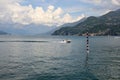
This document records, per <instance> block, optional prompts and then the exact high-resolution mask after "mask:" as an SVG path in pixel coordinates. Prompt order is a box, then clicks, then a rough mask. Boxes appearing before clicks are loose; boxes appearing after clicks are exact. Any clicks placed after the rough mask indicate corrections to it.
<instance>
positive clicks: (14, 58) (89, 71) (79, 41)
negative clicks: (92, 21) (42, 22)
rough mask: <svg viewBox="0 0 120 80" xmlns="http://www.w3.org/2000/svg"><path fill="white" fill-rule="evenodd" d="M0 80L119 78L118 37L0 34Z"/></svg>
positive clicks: (119, 53)
mask: <svg viewBox="0 0 120 80" xmlns="http://www.w3.org/2000/svg"><path fill="white" fill-rule="evenodd" d="M63 39H70V40H72V43H70V44H64V43H60V41H61V40H63ZM0 80H120V38H115V37H91V38H90V54H89V56H88V61H86V38H85V37H75V36H74V37H73V36H71V37H70V36H69V37H51V36H50V37H49V36H24V37H22V36H0Z"/></svg>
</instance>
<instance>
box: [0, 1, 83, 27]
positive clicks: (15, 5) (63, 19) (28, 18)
mask: <svg viewBox="0 0 120 80" xmlns="http://www.w3.org/2000/svg"><path fill="white" fill-rule="evenodd" d="M21 1H22V0H11V1H7V0H4V1H0V5H2V6H0V8H1V9H0V21H1V22H8V23H19V24H22V25H29V24H37V25H39V24H43V25H47V26H59V25H62V24H64V23H70V22H74V21H76V20H78V19H81V18H80V17H83V15H81V16H79V18H73V17H72V16H71V15H70V14H69V13H65V12H64V11H63V9H62V8H60V7H58V8H55V7H54V6H53V5H49V6H48V8H47V9H46V10H44V9H43V7H41V6H38V7H36V8H33V6H32V5H28V6H22V5H20V2H21Z"/></svg>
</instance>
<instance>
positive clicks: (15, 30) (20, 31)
mask: <svg viewBox="0 0 120 80" xmlns="http://www.w3.org/2000/svg"><path fill="white" fill-rule="evenodd" d="M54 28H55V27H49V26H45V25H36V24H29V25H21V24H9V23H0V30H1V31H5V32H8V33H10V34H13V35H35V34H42V33H46V32H48V31H50V30H52V29H54Z"/></svg>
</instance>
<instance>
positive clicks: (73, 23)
mask: <svg viewBox="0 0 120 80" xmlns="http://www.w3.org/2000/svg"><path fill="white" fill-rule="evenodd" d="M84 20H86V18H83V19H81V20H79V21H77V22H72V23H65V24H63V25H61V26H58V27H55V28H54V29H52V30H50V31H48V32H47V33H45V34H47V35H51V34H52V33H54V32H55V31H56V30H59V29H61V28H63V27H73V26H75V25H77V24H78V23H81V22H83V21H84Z"/></svg>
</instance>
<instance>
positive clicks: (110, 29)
mask: <svg viewBox="0 0 120 80" xmlns="http://www.w3.org/2000/svg"><path fill="white" fill-rule="evenodd" d="M10 26H11V27H10ZM23 27H24V28H23ZM87 31H88V32H89V33H90V34H91V35H120V9H118V10H116V11H111V12H109V13H107V14H105V15H103V16H100V17H95V16H90V17H88V18H85V17H84V18H83V19H81V20H79V21H76V22H73V23H66V24H63V25H61V26H59V27H56V26H52V27H48V26H45V25H35V24H30V25H21V24H6V23H0V34H7V33H9V34H20V35H26V34H27V35H34V34H43V33H44V34H47V35H51V34H52V35H84V34H85V33H86V32H87Z"/></svg>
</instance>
